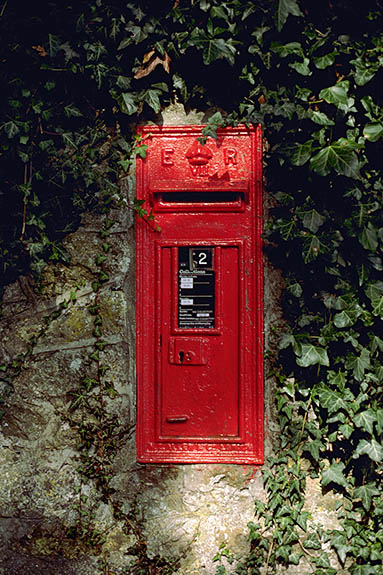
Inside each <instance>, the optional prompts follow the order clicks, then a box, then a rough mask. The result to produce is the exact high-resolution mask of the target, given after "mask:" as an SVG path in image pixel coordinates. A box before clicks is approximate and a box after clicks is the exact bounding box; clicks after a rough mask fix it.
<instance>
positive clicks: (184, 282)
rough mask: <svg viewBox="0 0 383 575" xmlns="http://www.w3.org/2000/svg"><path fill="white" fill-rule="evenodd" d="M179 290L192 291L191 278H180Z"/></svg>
mask: <svg viewBox="0 0 383 575" xmlns="http://www.w3.org/2000/svg"><path fill="white" fill-rule="evenodd" d="M181 288H184V289H193V278H185V277H181Z"/></svg>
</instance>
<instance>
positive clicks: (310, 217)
mask: <svg viewBox="0 0 383 575" xmlns="http://www.w3.org/2000/svg"><path fill="white" fill-rule="evenodd" d="M324 221H325V219H324V217H323V216H321V215H320V213H318V212H317V211H316V210H310V211H309V212H306V213H305V215H304V218H303V225H304V227H305V228H307V229H309V230H310V231H311V232H313V233H314V234H316V232H317V231H318V230H319V228H320V227H321V225H323V223H324Z"/></svg>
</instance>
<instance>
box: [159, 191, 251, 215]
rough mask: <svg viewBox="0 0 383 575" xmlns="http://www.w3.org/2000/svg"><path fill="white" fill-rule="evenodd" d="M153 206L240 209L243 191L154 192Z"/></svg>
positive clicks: (162, 207) (182, 208)
mask: <svg viewBox="0 0 383 575" xmlns="http://www.w3.org/2000/svg"><path fill="white" fill-rule="evenodd" d="M153 195H154V207H155V209H159V210H166V211H168V210H169V209H170V208H171V209H172V210H174V211H179V210H181V211H182V210H185V211H190V210H191V209H195V208H198V209H202V210H211V209H214V208H215V206H216V207H217V208H218V207H219V210H230V211H231V210H234V211H238V210H242V209H243V207H244V202H245V193H244V192H241V191H222V192H220V191H214V192H212V191H207V192H195V191H183V192H155V193H154V194H153Z"/></svg>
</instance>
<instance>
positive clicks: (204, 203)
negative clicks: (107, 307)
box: [137, 126, 263, 464]
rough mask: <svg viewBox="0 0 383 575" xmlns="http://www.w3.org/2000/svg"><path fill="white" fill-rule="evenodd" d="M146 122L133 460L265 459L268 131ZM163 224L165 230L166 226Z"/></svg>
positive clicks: (140, 183) (140, 165)
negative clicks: (212, 133)
mask: <svg viewBox="0 0 383 575" xmlns="http://www.w3.org/2000/svg"><path fill="white" fill-rule="evenodd" d="M202 128H203V126H171V127H158V126H145V127H141V128H139V132H140V134H141V135H142V137H143V138H145V144H147V145H148V149H147V153H146V157H145V158H140V157H139V158H137V198H138V199H139V200H140V201H144V203H143V208H144V209H145V210H147V212H148V213H150V212H151V213H152V214H153V215H154V218H155V224H156V225H155V226H150V225H148V223H147V222H145V221H144V220H143V219H142V218H138V219H137V393H138V395H137V457H138V461H140V462H152V463H155V462H158V463H162V462H170V463H192V462H210V463H214V462H226V463H241V464H243V463H245V464H246V463H248V464H257V463H262V462H263V300H262V293H263V292H262V276H263V274H262V246H261V233H262V169H261V161H262V135H261V129H260V127H257V128H247V127H245V126H238V127H236V128H225V129H221V130H218V132H217V139H213V138H208V139H207V142H206V143H205V144H202V143H201V141H200V139H201V138H202ZM158 229H159V230H160V231H158Z"/></svg>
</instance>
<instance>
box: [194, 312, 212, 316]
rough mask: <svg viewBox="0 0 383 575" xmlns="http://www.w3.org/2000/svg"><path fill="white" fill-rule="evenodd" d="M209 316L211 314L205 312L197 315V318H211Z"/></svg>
mask: <svg viewBox="0 0 383 575" xmlns="http://www.w3.org/2000/svg"><path fill="white" fill-rule="evenodd" d="M209 315H210V314H209V313H204V312H202V313H197V317H209Z"/></svg>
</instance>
